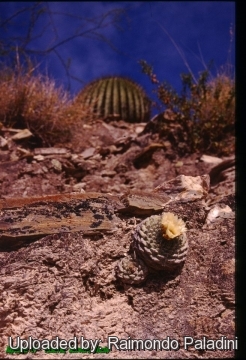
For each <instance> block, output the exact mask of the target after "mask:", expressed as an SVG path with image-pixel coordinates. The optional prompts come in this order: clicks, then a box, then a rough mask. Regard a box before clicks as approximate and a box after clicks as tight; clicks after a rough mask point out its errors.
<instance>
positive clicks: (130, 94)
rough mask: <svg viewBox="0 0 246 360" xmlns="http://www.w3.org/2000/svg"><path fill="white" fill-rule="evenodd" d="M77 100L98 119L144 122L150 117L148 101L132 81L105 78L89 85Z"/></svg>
mask: <svg viewBox="0 0 246 360" xmlns="http://www.w3.org/2000/svg"><path fill="white" fill-rule="evenodd" d="M78 100H79V101H81V102H82V103H83V104H84V105H85V106H89V107H90V108H91V109H92V110H93V112H94V113H95V114H96V116H97V117H98V118H102V119H104V120H125V121H128V122H132V123H133V122H145V121H148V120H149V117H150V100H149V99H148V98H147V96H146V94H145V92H144V90H143V89H142V88H141V87H140V86H139V85H138V84H136V83H135V82H134V81H132V80H130V79H128V78H124V77H120V76H107V77H104V78H101V79H98V80H94V81H92V82H91V83H89V84H88V85H87V86H86V87H85V88H84V89H83V90H82V91H81V92H80V94H79V95H78Z"/></svg>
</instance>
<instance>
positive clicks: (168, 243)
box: [133, 215, 188, 270]
mask: <svg viewBox="0 0 246 360" xmlns="http://www.w3.org/2000/svg"><path fill="white" fill-rule="evenodd" d="M161 219H162V216H159V215H153V216H150V217H148V218H147V219H145V220H144V221H142V222H141V223H140V224H139V225H138V226H137V228H136V230H135V233H134V235H133V237H134V249H135V251H136V252H137V254H138V255H139V257H141V258H142V259H143V260H144V262H145V263H146V265H148V266H149V267H152V268H154V269H157V270H173V269H175V268H176V267H178V266H179V265H180V264H182V263H183V262H184V260H185V258H186V254H187V250H188V243H187V237H186V234H185V233H182V234H180V235H179V236H177V237H175V238H173V239H171V240H170V239H169V240H167V239H165V238H164V237H163V231H162V228H161Z"/></svg>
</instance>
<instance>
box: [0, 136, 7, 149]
mask: <svg viewBox="0 0 246 360" xmlns="http://www.w3.org/2000/svg"><path fill="white" fill-rule="evenodd" d="M7 144H8V141H7V140H6V139H5V138H4V137H2V136H0V148H4V147H5V146H7Z"/></svg>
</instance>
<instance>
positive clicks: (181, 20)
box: [0, 1, 235, 112]
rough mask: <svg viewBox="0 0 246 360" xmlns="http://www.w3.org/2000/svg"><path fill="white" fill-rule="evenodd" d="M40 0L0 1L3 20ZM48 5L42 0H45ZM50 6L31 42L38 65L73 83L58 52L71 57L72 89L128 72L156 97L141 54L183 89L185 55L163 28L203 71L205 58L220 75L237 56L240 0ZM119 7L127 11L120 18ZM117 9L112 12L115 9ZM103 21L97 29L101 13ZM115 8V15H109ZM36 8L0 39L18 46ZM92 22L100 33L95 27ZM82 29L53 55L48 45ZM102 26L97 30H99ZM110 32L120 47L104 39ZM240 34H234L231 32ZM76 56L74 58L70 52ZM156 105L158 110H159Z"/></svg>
mask: <svg viewBox="0 0 246 360" xmlns="http://www.w3.org/2000/svg"><path fill="white" fill-rule="evenodd" d="M34 4H35V3H34V2H2V3H0V14H1V15H0V26H1V24H2V23H3V21H4V20H5V19H8V18H10V16H11V15H13V14H14V13H16V12H17V11H20V10H21V9H26V8H30V6H33V5H34ZM41 6H42V5H41ZM44 6H45V9H46V12H45V13H43V14H42V15H41V16H40V18H39V19H38V20H37V21H36V22H35V26H34V28H33V35H32V36H36V35H40V34H41V33H42V35H41V36H38V37H37V38H36V39H34V40H33V41H31V42H29V43H28V44H27V47H26V50H28V51H29V52H30V51H31V52H32V53H33V56H36V58H37V60H38V62H39V63H40V64H41V67H40V69H41V70H42V71H47V72H48V74H49V75H50V76H51V77H52V78H54V79H55V80H56V82H57V84H59V85H64V86H65V87H67V86H68V79H67V76H66V71H65V69H64V67H63V66H62V63H61V61H60V60H59V57H60V58H61V59H62V60H63V61H64V62H65V63H66V62H67V61H70V60H71V62H70V74H71V75H72V76H73V77H74V78H79V79H80V82H78V81H76V80H75V79H72V78H70V91H71V94H72V95H73V96H74V95H76V94H77V93H78V92H79V90H80V89H82V88H83V86H84V85H86V84H87V83H88V82H90V81H92V80H94V79H96V78H98V77H101V76H104V75H121V76H127V77H130V78H131V79H133V80H135V81H136V82H137V83H139V84H140V85H142V87H143V88H144V89H145V91H146V92H147V94H148V95H149V97H151V98H154V96H153V94H152V90H153V89H154V85H153V84H151V82H150V80H149V78H148V77H147V76H146V75H144V74H143V73H142V72H141V67H140V65H139V63H138V61H139V60H140V59H144V60H146V61H147V62H148V63H150V64H151V65H153V67H154V73H155V74H156V75H157V78H158V79H159V80H160V81H167V82H168V83H170V84H171V85H172V86H173V87H174V88H175V89H176V90H178V91H179V90H180V89H181V80H180V74H181V73H184V72H185V73H187V72H188V70H187V68H186V66H185V63H184V60H183V59H182V57H181V56H180V54H179V52H178V50H177V49H176V47H175V46H174V44H173V42H172V41H171V40H170V38H169V37H168V35H167V34H166V32H165V30H166V31H167V32H168V33H169V34H170V36H171V37H172V39H173V40H174V41H175V42H176V44H177V46H178V47H179V49H180V51H181V52H182V53H183V55H184V56H185V58H186V61H187V63H188V64H189V66H190V68H191V69H192V71H193V73H194V75H195V76H196V77H197V76H198V74H199V72H200V71H202V70H204V65H203V63H202V62H204V63H206V64H208V63H209V61H210V60H213V61H214V67H213V73H214V75H215V74H216V73H217V72H218V71H220V70H221V67H222V66H224V65H225V64H226V63H227V61H228V58H229V57H230V62H231V64H232V65H234V63H235V42H234V41H232V42H231V36H230V29H231V28H232V29H233V32H234V27H235V3H234V2H222V1H218V2H216V1H187V2H186V1H182V2H181V1H180V2H179V1H170V2H166V1H158V2H157V1H156V2H155V1H145V2H141V1H140V2H138V1H133V2H128V1H125V2H117V1H111V2H110V1H103V2H97V1H95V2H91V1H90V2H83V1H81V2H72V1H71V2H45V3H44ZM115 9H122V10H125V11H126V14H125V15H122V16H120V17H119V18H118V21H117V22H116V25H117V26H115V25H114V24H113V17H112V14H113V13H115V11H116V10H115ZM112 12H113V13H112ZM107 13H109V15H108V16H105V17H104V20H103V21H102V22H101V26H102V27H101V28H99V29H96V30H95V28H96V26H97V25H98V23H99V21H101V20H102V16H103V15H105V14H107ZM110 14H111V15H110ZM28 24H30V12H28V11H23V12H20V13H19V15H17V16H15V17H13V18H12V20H11V24H10V23H7V24H6V26H5V28H3V27H2V26H1V27H0V34H1V35H0V40H4V41H5V43H6V39H10V38H11V39H12V40H13V41H12V45H14V46H15V47H16V46H17V45H18V46H20V44H22V45H23V44H24V43H23V42H22V43H21V38H22V37H23V36H24V37H25V36H26V34H27V33H28ZM92 29H93V31H94V33H92ZM81 32H82V33H84V35H83V36H81V37H75V38H73V39H72V40H70V41H68V42H65V43H64V44H63V45H60V46H58V47H56V48H55V50H56V51H57V54H58V55H57V54H55V53H54V52H53V51H51V52H50V53H49V54H48V55H47V56H41V54H40V51H44V50H46V49H48V48H51V47H52V46H54V45H57V44H58V43H60V42H61V41H62V40H64V39H67V38H69V37H73V36H74V35H75V34H76V33H77V34H78V33H81ZM95 32H96V34H95ZM100 36H104V38H105V39H107V41H109V42H110V43H111V44H112V45H113V46H114V47H115V48H117V51H115V50H113V49H112V47H111V46H110V45H109V44H108V43H106V42H105V41H102V40H100V38H99V37H100ZM233 39H234V37H233ZM69 59H70V60H69ZM154 112H155V111H154Z"/></svg>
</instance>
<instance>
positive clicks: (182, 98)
mask: <svg viewBox="0 0 246 360" xmlns="http://www.w3.org/2000/svg"><path fill="white" fill-rule="evenodd" d="M140 63H141V66H142V70H143V72H144V73H145V74H147V75H148V76H149V77H150V80H151V81H152V83H154V84H156V90H155V92H156V94H157V97H158V99H159V100H160V103H161V105H162V106H164V109H168V110H171V112H172V113H173V117H174V121H173V124H176V127H175V130H174V129H172V128H171V124H170V122H166V121H164V120H160V123H159V124H158V129H159V133H160V135H161V137H163V138H167V139H168V140H170V142H171V143H172V144H173V146H174V147H175V149H177V151H178V152H179V153H180V154H182V153H194V152H201V153H205V154H210V155H217V156H227V155H230V154H232V153H233V152H234V151H235V80H234V78H233V76H231V74H230V73H228V72H227V71H221V72H220V73H218V74H217V76H214V77H212V76H211V74H210V72H209V71H208V70H207V69H206V70H205V71H203V72H201V73H200V75H199V78H198V79H194V76H193V75H192V74H191V73H188V74H182V75H181V79H182V87H183V90H182V93H181V94H178V93H177V92H176V91H175V90H174V89H172V87H171V86H170V85H169V84H168V83H166V82H163V83H161V82H160V81H159V80H158V79H157V77H156V75H155V74H154V73H153V68H152V66H150V65H148V64H147V62H146V61H144V60H142V61H141V62H140Z"/></svg>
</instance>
